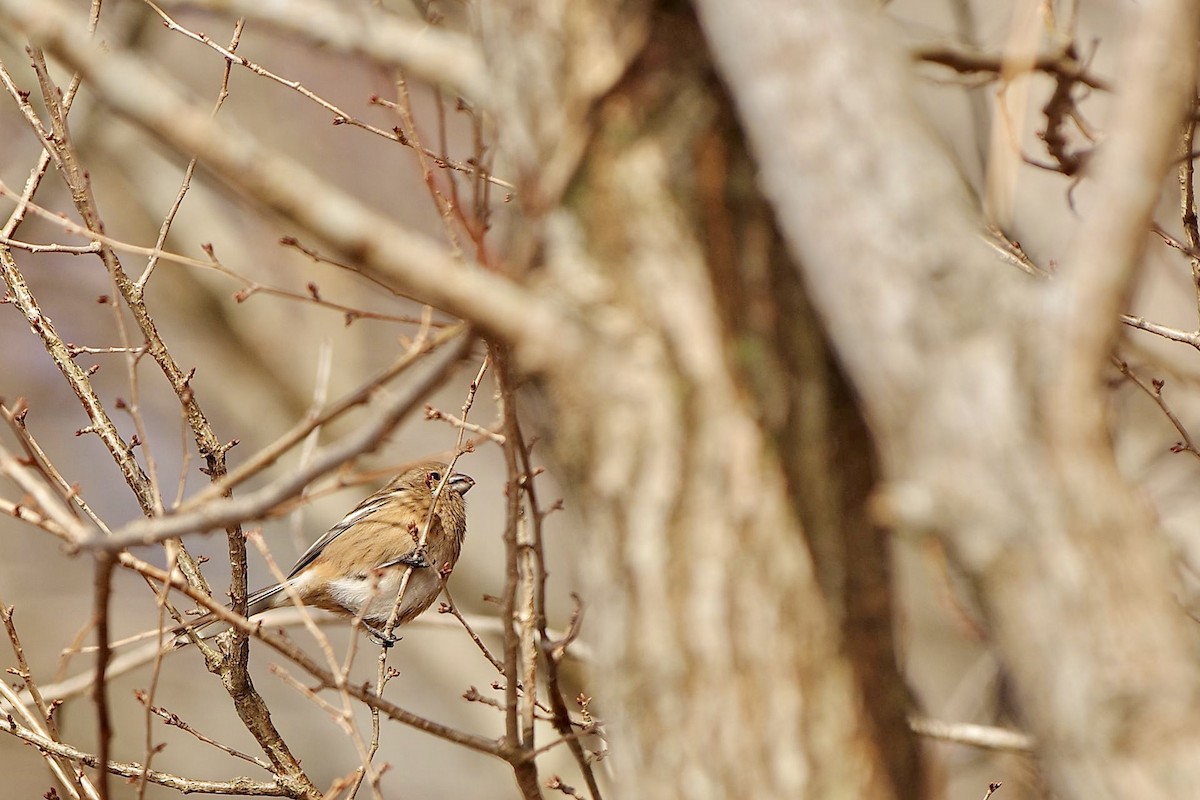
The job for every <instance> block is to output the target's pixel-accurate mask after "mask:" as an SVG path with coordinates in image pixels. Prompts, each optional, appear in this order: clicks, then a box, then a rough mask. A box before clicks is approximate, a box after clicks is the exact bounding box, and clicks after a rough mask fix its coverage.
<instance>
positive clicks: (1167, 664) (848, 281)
mask: <svg viewBox="0 0 1200 800" xmlns="http://www.w3.org/2000/svg"><path fill="white" fill-rule="evenodd" d="M698 5H699V7H700V8H701V10H702V12H703V13H702V17H703V21H704V23H705V27H706V31H707V33H708V35H709V38H710V41H711V42H712V45H713V49H714V53H715V57H716V60H717V62H718V64H719V66H720V68H721V71H722V73H723V75H724V77H725V79H726V80H727V81H728V82H729V84H730V86H731V88H732V91H733V94H734V96H735V98H736V102H737V105H738V108H739V111H740V113H741V116H742V119H743V120H744V124H745V126H746V128H747V131H748V135H749V137H750V139H751V142H752V144H753V147H754V149H755V151H756V152H757V153H758V155H759V159H760V163H761V164H763V166H764V170H763V184H764V187H765V188H766V191H767V193H768V195H769V196H770V197H771V199H772V201H773V203H774V205H775V207H776V209H777V212H778V215H779V219H780V222H781V225H782V227H783V230H784V231H785V234H786V236H787V238H788V241H789V244H790V246H791V247H792V249H793V252H795V253H796V254H797V255H798V257H799V260H800V262H801V264H802V265H803V268H804V277H805V279H806V281H807V282H808V284H809V285H810V286H811V288H812V291H813V294H814V297H815V301H816V303H817V306H818V308H819V309H820V311H821V312H822V314H823V315H824V316H825V319H826V320H827V323H828V326H829V329H830V331H831V335H832V340H833V343H834V346H835V348H836V349H837V350H838V352H839V353H840V355H841V357H842V359H843V361H844V363H845V364H846V365H847V368H848V370H849V373H850V376H851V379H852V381H853V382H854V384H855V386H856V387H857V388H858V390H859V391H860V392H861V394H862V396H863V399H864V401H865V403H866V407H867V410H868V414H869V416H870V418H871V420H872V422H873V427H874V430H875V431H876V432H877V434H878V441H879V444H880V447H881V449H882V452H883V454H884V458H885V465H886V478H887V479H888V480H889V482H890V484H889V486H888V491H887V493H886V498H887V500H888V501H889V502H888V503H887V508H888V509H889V510H890V513H891V514H892V515H893V516H894V518H895V520H896V522H897V523H898V524H900V525H902V526H904V527H905V528H908V529H910V530H916V531H922V532H928V533H932V534H935V535H938V536H940V537H942V538H943V540H944V541H945V542H946V543H947V544H948V545H949V547H950V548H951V550H952V552H953V553H954V554H955V555H956V556H957V558H958V560H959V563H960V564H961V566H962V567H963V568H964V569H965V570H966V571H967V573H968V575H969V576H970V578H971V579H972V580H973V581H974V584H975V587H976V588H977V590H978V592H979V594H980V596H981V598H982V600H983V602H984V605H985V609H986V613H987V615H988V620H989V623H990V624H991V625H992V626H993V627H994V630H995V631H996V633H997V636H998V643H999V646H1000V649H1001V652H1002V655H1003V657H1004V659H1005V661H1006V663H1007V665H1008V667H1009V668H1010V669H1011V670H1012V673H1013V676H1014V678H1015V686H1016V690H1017V695H1018V700H1019V703H1020V710H1021V713H1022V714H1023V715H1024V716H1025V718H1026V720H1027V722H1028V724H1029V726H1030V728H1031V730H1032V732H1033V733H1034V734H1035V735H1036V736H1037V738H1038V740H1039V741H1040V742H1041V744H1042V747H1043V748H1044V749H1043V751H1042V754H1043V757H1044V762H1043V763H1045V765H1046V768H1047V770H1048V772H1049V775H1050V777H1051V779H1052V782H1053V785H1054V788H1055V790H1056V793H1057V794H1058V796H1060V797H1064V798H1070V797H1077V798H1088V800H1095V799H1096V798H1109V797H1112V798H1116V797H1141V798H1152V797H1154V798H1174V797H1182V796H1186V795H1188V794H1190V793H1192V792H1194V787H1195V786H1196V785H1197V781H1198V780H1200V761H1198V760H1197V758H1196V754H1197V753H1198V752H1200V736H1198V735H1197V733H1196V731H1197V721H1198V720H1200V704H1198V700H1200V697H1198V689H1200V671H1198V670H1197V662H1196V656H1197V648H1196V637H1195V632H1194V631H1195V625H1194V623H1192V622H1191V621H1190V620H1188V619H1187V618H1186V616H1185V615H1184V614H1182V613H1181V611H1180V609H1179V608H1178V606H1177V604H1176V602H1175V600H1174V597H1173V595H1172V592H1171V587H1172V585H1173V580H1172V579H1173V574H1172V570H1171V566H1170V562H1169V558H1168V552H1167V546H1166V542H1165V540H1164V537H1163V536H1162V535H1161V532H1160V531H1159V530H1157V529H1156V527H1155V525H1154V522H1153V519H1152V517H1151V515H1150V514H1149V512H1148V510H1147V509H1146V508H1145V506H1144V505H1143V503H1142V502H1141V501H1140V500H1139V499H1138V498H1137V496H1136V495H1135V493H1134V492H1133V490H1132V489H1131V487H1130V485H1129V483H1128V482H1127V481H1126V480H1124V479H1123V478H1122V476H1121V475H1120V474H1119V473H1118V471H1117V469H1116V466H1115V459H1114V456H1113V452H1112V446H1111V441H1110V439H1109V434H1108V431H1107V429H1106V427H1105V419H1104V391H1103V389H1104V387H1103V385H1102V380H1101V379H1102V375H1103V369H1104V367H1105V365H1106V360H1107V357H1108V351H1109V347H1110V344H1111V339H1112V337H1113V336H1114V334H1115V330H1116V326H1117V324H1118V323H1117V321H1116V319H1117V312H1118V311H1119V310H1120V307H1121V303H1122V302H1123V300H1124V299H1125V297H1126V295H1127V294H1128V291H1129V287H1130V284H1131V281H1132V278H1133V274H1134V273H1133V268H1134V266H1135V265H1136V261H1137V257H1138V254H1139V252H1140V249H1141V246H1142V244H1143V241H1144V233H1143V232H1144V231H1145V230H1146V227H1147V222H1148V219H1149V213H1150V210H1151V207H1152V205H1153V202H1154V201H1155V200H1156V199H1157V194H1158V187H1159V186H1160V185H1161V180H1162V178H1163V177H1164V175H1165V172H1166V169H1167V166H1168V160H1169V156H1170V149H1171V143H1172V141H1173V137H1174V136H1175V135H1176V132H1177V129H1178V128H1177V126H1178V124H1179V122H1180V121H1181V119H1182V114H1183V110H1184V109H1185V107H1186V105H1187V100H1188V98H1189V95H1190V93H1191V92H1192V91H1193V81H1194V71H1193V69H1194V65H1193V64H1192V56H1193V55H1194V50H1195V37H1196V15H1197V10H1196V7H1195V6H1194V5H1193V4H1191V3H1186V2H1179V3H1156V4H1150V5H1148V6H1146V7H1145V9H1144V12H1143V14H1142V20H1141V30H1140V31H1139V33H1138V35H1137V36H1136V37H1134V39H1133V43H1132V45H1131V46H1130V48H1129V55H1128V57H1127V63H1128V66H1127V69H1126V71H1125V74H1124V78H1125V80H1124V85H1123V86H1122V87H1120V89H1121V90H1122V94H1121V96H1120V97H1121V99H1120V101H1119V102H1118V104H1117V111H1116V119H1115V121H1114V122H1113V123H1112V124H1111V125H1110V131H1111V134H1110V138H1109V139H1108V142H1107V147H1106V152H1103V154H1102V156H1101V162H1102V163H1101V168H1100V171H1099V183H1100V192H1099V198H1098V200H1097V205H1096V207H1095V208H1094V209H1092V210H1091V212H1090V215H1089V218H1088V220H1087V221H1086V222H1085V225H1084V235H1083V236H1081V239H1080V245H1079V246H1078V248H1077V250H1076V253H1075V256H1074V258H1073V259H1072V263H1070V264H1069V265H1068V266H1067V267H1066V268H1064V269H1063V270H1062V276H1061V279H1060V282H1059V283H1058V284H1056V285H1051V286H1048V285H1046V284H1038V285H1036V286H1035V285H1029V283H1028V281H1027V279H1024V278H1023V276H1021V275H1020V273H1017V272H1016V271H1014V270H1011V268H1009V267H1007V266H1003V265H1001V264H1000V263H999V262H996V261H994V260H991V259H989V258H988V257H986V256H984V255H983V253H982V249H981V248H980V247H979V246H978V245H976V244H975V243H973V241H972V238H973V236H972V235H973V232H974V230H976V229H977V227H978V221H977V220H976V219H975V217H974V214H973V213H972V212H971V211H970V206H969V205H968V203H967V202H966V201H965V198H964V196H963V192H962V191H961V189H960V188H959V186H958V185H957V184H958V179H957V177H956V176H955V174H954V173H953V171H952V169H951V167H950V165H949V163H948V162H947V161H946V159H945V158H944V157H943V156H942V155H941V154H940V153H939V151H938V149H937V147H936V145H935V144H934V142H933V141H932V139H931V137H930V136H929V135H928V134H927V133H926V132H925V129H924V127H923V126H922V125H921V123H920V122H919V119H918V116H917V114H916V111H915V106H914V104H913V103H912V101H911V99H910V92H911V90H910V86H909V84H908V80H907V78H906V77H905V76H906V74H907V69H906V68H905V65H904V63H903V60H902V57H901V55H900V53H899V52H897V50H896V48H894V47H893V46H892V44H891V37H890V36H889V35H888V34H887V33H886V32H885V31H884V30H883V28H882V26H881V23H880V21H879V19H878V17H875V18H872V16H873V15H872V14H871V13H870V12H869V11H868V9H867V8H866V7H865V5H866V4H855V3H839V4H829V3H817V2H812V3H803V2H802V3H794V2H777V3H766V4H758V5H757V6H756V7H755V9H754V10H753V12H752V13H751V12H750V11H749V10H748V9H747V8H745V7H741V6H737V5H733V4H726V3H722V2H719V0H716V1H712V2H710V1H709V0H701V1H700V2H699V3H698ZM901 153H902V154H903V156H902V157H899V156H898V155H897V154H901ZM929 365H933V366H932V367H930V366H929Z"/></svg>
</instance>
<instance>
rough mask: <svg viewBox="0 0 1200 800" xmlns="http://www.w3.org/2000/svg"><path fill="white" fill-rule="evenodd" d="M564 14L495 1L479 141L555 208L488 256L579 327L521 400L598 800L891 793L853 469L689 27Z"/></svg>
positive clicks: (895, 724) (848, 406)
mask: <svg viewBox="0 0 1200 800" xmlns="http://www.w3.org/2000/svg"><path fill="white" fill-rule="evenodd" d="M584 5H586V4H576V7H575V8H573V9H572V10H571V11H570V12H568V14H567V16H566V17H565V18H564V19H563V20H562V25H563V29H561V30H553V31H539V29H538V28H537V25H536V24H531V20H533V19H536V18H538V15H537V14H534V13H532V12H530V13H529V14H528V15H522V14H521V13H520V11H519V10H514V9H512V8H511V5H510V7H509V8H508V9H507V14H506V16H504V17H503V18H496V19H491V20H488V21H487V22H486V24H485V30H486V31H488V34H489V36H490V37H495V38H494V41H495V42H497V43H498V45H497V46H498V47H499V46H500V44H499V43H503V50H502V51H500V52H497V53H495V54H494V57H495V59H496V62H497V65H498V66H497V68H498V69H499V70H501V71H502V72H504V73H505V74H507V75H511V76H516V75H520V76H521V80H520V81H519V83H517V84H516V85H517V86H518V87H519V89H520V92H519V93H514V95H513V96H512V97H511V98H506V99H502V100H500V102H499V105H501V106H503V107H505V108H507V109H509V110H510V111H513V112H514V113H515V112H517V111H518V110H520V111H524V112H525V113H526V116H524V117H523V118H522V119H520V120H515V119H506V120H502V122H501V126H500V130H501V137H502V138H503V137H505V136H510V135H511V134H512V133H513V131H518V130H519V131H522V132H523V133H524V134H525V136H524V138H523V140H522V141H517V139H518V137H517V136H511V138H510V139H509V142H508V147H509V152H510V153H516V154H518V155H519V154H520V152H521V147H522V145H524V146H526V147H529V148H530V149H529V150H527V151H526V152H527V153H528V154H529V157H530V159H531V160H530V162H529V163H528V164H527V165H520V166H527V171H525V172H524V174H522V176H521V177H522V179H523V180H522V183H521V184H520V192H519V195H520V196H521V197H523V198H525V199H526V202H527V203H528V204H529V205H530V206H532V210H533V211H534V212H535V219H536V218H537V216H536V215H537V211H538V208H537V200H538V199H541V198H547V197H554V196H555V195H556V194H558V193H559V192H564V193H565V199H566V203H565V205H564V206H563V207H561V208H559V209H557V210H554V211H552V212H550V213H547V214H546V215H545V216H544V217H542V218H541V219H540V222H541V223H542V227H541V233H542V234H543V235H544V239H543V240H542V242H541V243H540V245H539V244H534V243H533V242H532V241H526V242H522V241H517V242H516V243H514V245H513V248H512V249H513V250H514V251H515V252H527V253H536V254H537V255H536V256H531V258H530V261H529V265H528V268H529V269H530V270H533V271H534V272H533V275H532V276H531V280H532V281H533V282H534V283H535V284H539V283H540V282H543V281H545V282H548V283H549V284H550V285H552V287H553V289H552V291H553V292H554V293H556V294H557V293H561V299H562V300H563V301H565V303H566V304H567V305H568V306H569V307H571V308H573V309H575V312H574V316H577V318H578V319H580V320H581V324H582V325H583V326H584V329H585V330H586V335H585V336H583V337H581V338H582V342H583V344H582V345H581V347H582V348H583V352H582V353H581V354H580V355H581V357H580V358H579V359H578V360H577V361H575V362H573V363H571V364H562V365H560V366H561V368H560V369H554V368H552V369H550V370H549V371H547V372H545V373H544V374H543V379H542V383H541V386H542V389H543V390H544V393H545V395H546V397H547V399H548V401H549V404H550V407H551V409H552V417H551V418H552V420H553V423H552V425H551V426H549V431H548V432H549V434H550V435H551V436H552V439H553V441H554V444H555V453H556V456H557V459H558V461H559V462H560V465H561V466H562V467H563V469H564V473H565V474H564V476H563V477H564V478H566V483H567V485H568V486H571V487H572V488H573V489H574V490H575V492H576V497H575V501H576V502H577V504H578V505H579V506H580V508H581V510H582V512H583V513H584V516H585V518H586V519H587V520H588V523H589V530H588V536H587V537H586V542H587V545H586V546H587V547H589V548H590V551H589V554H588V557H586V558H584V559H582V563H583V564H585V565H586V567H585V571H584V574H585V577H587V578H588V579H590V582H591V585H590V587H589V592H588V597H589V601H590V607H591V609H592V616H591V617H590V618H591V619H593V620H595V621H596V623H597V625H598V632H599V636H600V641H599V646H598V647H597V648H596V652H597V653H598V654H601V658H602V659H603V663H602V664H600V665H599V668H598V669H597V671H596V675H597V676H598V677H597V684H598V685H597V686H596V690H597V694H598V699H599V700H600V701H601V702H602V703H605V704H606V705H605V706H604V707H603V708H604V709H605V710H604V711H602V713H609V712H610V711H611V712H612V713H613V715H614V716H615V717H616V718H618V719H621V720H622V721H623V724H622V726H621V728H620V730H621V736H620V737H619V740H614V742H613V752H614V754H615V755H614V758H615V759H616V760H617V764H618V772H619V774H620V775H621V776H622V777H623V778H625V779H626V780H624V781H622V794H623V796H653V797H680V798H682V797H688V798H698V797H834V796H843V797H856V798H870V797H878V798H885V797H917V796H919V793H920V789H921V781H920V778H919V759H918V758H917V753H916V746H915V744H914V742H913V739H912V737H911V735H910V734H909V733H908V731H907V727H906V724H905V716H904V714H905V704H904V697H905V693H904V691H903V684H902V683H901V681H900V679H899V675H898V672H897V670H896V667H895V659H894V653H893V650H892V639H891V630H890V624H891V619H890V614H891V609H890V586H889V584H888V580H889V579H888V573H887V558H888V557H887V549H886V547H885V546H884V544H883V542H882V540H881V538H880V533H879V531H878V530H876V529H875V528H874V527H873V526H872V525H871V524H869V522H868V521H867V519H866V516H865V513H864V501H865V499H866V494H867V492H868V491H870V489H871V486H872V484H873V470H874V467H873V461H874V455H873V448H872V445H871V443H870V441H869V439H868V437H867V434H866V429H865V426H864V425H863V424H862V421H861V418H860V417H859V416H858V414H857V411H856V409H855V404H854V401H853V399H852V398H851V397H850V394H849V390H848V388H847V387H846V385H845V384H844V383H843V382H841V380H840V377H839V375H838V373H837V370H836V368H834V367H833V365H832V364H831V362H830V360H829V358H828V354H827V348H826V346H825V343H824V340H823V338H822V336H821V334H820V332H819V329H818V327H817V325H816V323H815V318H814V316H813V315H812V314H811V312H810V311H809V309H808V307H807V304H806V302H805V300H804V297H803V292H802V289H801V287H800V283H799V280H798V278H797V272H796V268H795V265H794V264H793V263H792V261H791V259H790V258H789V257H788V255H787V253H786V250H785V248H784V247H783V246H782V241H781V239H780V238H779V236H778V234H777V231H776V229H775V225H774V222H773V219H772V215H771V211H770V208H769V206H768V205H767V204H766V202H765V201H764V200H763V197H762V195H761V193H760V191H759V190H758V188H757V187H756V182H755V181H756V178H755V170H754V166H753V163H752V162H751V160H750V158H749V156H748V154H747V153H746V150H745V146H744V143H743V141H742V139H741V135H740V132H739V129H738V126H737V125H736V124H735V122H734V118H733V113H732V107H731V106H730V104H729V101H728V98H727V97H726V95H725V94H724V92H723V91H722V89H721V86H720V84H719V82H718V81H717V79H716V76H715V74H714V73H713V70H712V65H711V62H710V60H709V57H708V54H707V49H706V46H705V43H704V40H703V37H702V35H701V32H700V30H699V28H698V26H697V24H696V20H695V17H694V16H693V15H692V13H691V11H690V9H688V8H687V7H686V6H684V7H679V8H675V9H666V10H660V11H658V12H655V13H652V14H649V15H647V16H643V17H638V16H632V15H629V14H624V15H622V16H620V17H619V18H618V17H613V18H611V19H602V18H597V17H595V16H592V14H593V13H597V12H599V11H601V10H602V4H596V5H595V6H594V7H593V8H591V9H587V10H585V9H584ZM668 5H669V4H668ZM628 10H629V9H628V8H626V11H628ZM589 12H590V13H589ZM538 22H540V23H545V20H544V19H538ZM574 25H578V26H579V29H574V28H573V26H574ZM609 26H611V28H610V27H609ZM597 31H611V33H612V38H611V39H610V40H609V41H602V40H599V41H598V39H599V38H600V37H599V34H598V33H597ZM564 35H565V36H566V39H565V41H567V42H568V43H569V44H568V45H567V46H565V47H564V46H563V45H562V41H561V40H559V39H558V38H557V37H560V36H564ZM573 36H574V37H577V38H574V39H573V38H572V37H573ZM518 42H520V44H518ZM559 48H562V49H559ZM606 51H607V52H606ZM579 53H584V54H586V55H579ZM609 55H611V56H612V58H613V62H611V63H613V64H617V65H619V64H620V61H619V60H618V59H620V58H623V57H624V58H630V60H631V63H630V64H629V66H628V69H626V70H623V74H622V75H621V77H620V80H619V81H616V82H615V84H614V86H613V88H612V89H611V90H607V91H604V89H605V88H606V87H604V86H603V85H602V84H599V83H597V84H593V86H595V87H597V88H598V89H599V90H600V91H601V92H602V96H600V97H597V98H596V99H595V106H594V107H593V108H591V109H590V114H588V115H587V121H586V126H587V127H586V128H584V127H579V128H576V127H574V126H576V125H582V124H584V120H583V118H572V116H571V112H572V110H573V109H575V110H577V109H579V108H581V107H582V106H581V104H582V102H583V100H585V99H587V98H586V94H584V95H583V96H582V97H581V96H574V95H571V94H570V91H575V92H581V93H586V91H587V89H588V88H589V84H588V80H589V78H590V79H593V80H594V79H595V78H596V74H595V72H594V71H593V72H592V73H591V74H587V73H585V72H584V70H585V69H586V68H587V66H589V64H595V63H600V64H605V63H606V62H605V56H609ZM543 59H545V60H543ZM576 59H578V60H576ZM588 59H590V60H591V61H590V62H589V61H588ZM618 69H619V67H618ZM573 78H578V81H577V82H575V83H572V82H571V80H572V79H573ZM559 80H561V81H562V83H561V84H556V82H557V81H559ZM501 83H508V82H507V81H501ZM564 85H566V86H570V87H571V90H570V91H568V96H566V97H563V96H559V95H558V94H557V93H558V92H560V91H563V89H562V86H564ZM581 87H582V88H581ZM542 91H544V92H545V94H544V95H542V94H539V93H540V92H542ZM573 153H578V157H579V161H578V167H577V171H573V170H572V169H570V168H568V167H566V166H565V164H570V163H573V162H571V161H570V157H571V154H573ZM534 154H536V155H534ZM560 159H562V161H560ZM564 162H565V164H564ZM557 181H562V182H563V184H562V185H561V187H560V186H558V185H556V182H557ZM529 198H534V200H533V201H532V202H530V200H529ZM540 285H542V286H545V285H546V284H545V283H541V284H540ZM806 532H807V533H809V534H810V536H809V538H808V540H807V541H808V543H811V544H812V548H813V549H812V550H811V551H810V549H809V547H808V544H807V543H806V536H805V534H806ZM856 551H857V556H855V557H853V558H851V557H850V556H851V554H852V553H854V552H856ZM814 554H815V555H816V556H817V557H818V558H817V561H816V562H815V563H816V566H814V558H813V556H814ZM851 567H853V568H851ZM823 590H824V593H823ZM841 621H844V622H845V623H846V626H847V628H849V629H851V630H854V631H855V632H856V634H858V635H855V636H851V637H848V638H843V636H842V632H841V631H840V630H839V627H838V626H839V622H841ZM595 633H596V629H593V634H595ZM860 677H861V678H862V680H860ZM864 686H868V687H870V689H869V693H868V696H869V700H868V701H866V702H864V691H863V687H864ZM881 743H886V744H881Z"/></svg>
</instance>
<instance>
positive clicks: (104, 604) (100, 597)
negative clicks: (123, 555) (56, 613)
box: [92, 552, 116, 800]
mask: <svg viewBox="0 0 1200 800" xmlns="http://www.w3.org/2000/svg"><path fill="white" fill-rule="evenodd" d="M115 564H116V557H115V556H114V555H113V554H112V553H108V552H103V553H97V554H96V578H95V591H96V595H95V596H96V600H95V605H96V608H95V617H96V683H95V686H94V687H93V689H92V697H93V699H94V700H95V702H96V725H97V728H98V737H99V746H98V748H97V751H96V752H97V758H98V760H99V762H100V768H99V769H98V770H97V771H96V788H97V789H98V790H99V792H100V798H101V800H108V763H109V761H111V760H112V759H111V758H110V750H111V748H112V733H113V732H112V720H111V719H110V717H109V710H108V679H107V677H106V676H105V674H104V673H105V672H106V671H107V670H108V659H109V657H110V656H111V655H112V648H111V646H110V643H109V636H108V612H109V601H110V600H111V597H112V575H113V567H114V566H115Z"/></svg>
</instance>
